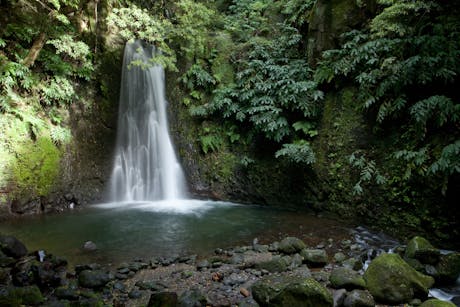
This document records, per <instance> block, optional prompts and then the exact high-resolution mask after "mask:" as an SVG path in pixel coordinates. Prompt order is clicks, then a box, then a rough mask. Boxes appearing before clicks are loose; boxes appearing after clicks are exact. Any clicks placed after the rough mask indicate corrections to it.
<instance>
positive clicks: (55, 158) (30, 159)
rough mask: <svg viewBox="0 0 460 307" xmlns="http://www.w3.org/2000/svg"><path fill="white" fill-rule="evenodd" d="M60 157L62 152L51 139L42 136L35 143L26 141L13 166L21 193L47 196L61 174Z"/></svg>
mask: <svg viewBox="0 0 460 307" xmlns="http://www.w3.org/2000/svg"><path fill="white" fill-rule="evenodd" d="M60 157H61V151H60V150H59V149H58V148H57V147H56V146H55V145H54V144H53V142H52V141H51V139H50V138H49V137H46V136H40V137H39V138H38V139H37V140H36V141H35V142H34V141H32V140H26V141H24V142H23V143H22V144H21V145H20V146H19V148H18V151H17V156H16V159H15V161H14V165H13V177H14V181H15V183H16V185H17V187H18V189H19V191H28V192H30V193H32V194H33V195H35V196H45V195H47V194H48V193H49V192H50V189H51V188H52V186H53V183H54V180H55V179H56V177H57V175H58V174H59V161H60Z"/></svg>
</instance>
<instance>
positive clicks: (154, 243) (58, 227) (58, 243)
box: [0, 200, 352, 264]
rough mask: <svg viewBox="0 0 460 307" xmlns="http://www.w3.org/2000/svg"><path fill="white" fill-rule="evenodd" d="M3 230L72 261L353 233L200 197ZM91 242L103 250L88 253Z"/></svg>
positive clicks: (32, 221)
mask: <svg viewBox="0 0 460 307" xmlns="http://www.w3.org/2000/svg"><path fill="white" fill-rule="evenodd" d="M0 232H1V233H3V234H8V235H13V236H15V237H17V238H18V239H20V240H21V241H23V242H24V243H25V244H26V246H27V247H28V248H29V249H30V250H45V251H47V252H49V253H53V254H55V255H58V256H61V257H64V258H66V259H67V260H68V261H69V262H70V263H71V264H78V263H89V262H100V263H107V264H108V263H113V264H118V263H120V262H123V261H128V260H132V259H135V258H142V259H149V258H150V257H171V256H181V255H185V254H197V255H198V256H205V255H208V254H210V253H212V252H213V251H214V250H215V249H216V248H229V247H233V246H237V245H251V244H252V242H253V240H254V239H255V238H258V240H259V242H261V243H268V242H273V241H276V240H280V239H282V238H283V237H285V236H287V235H291V236H297V237H299V238H301V239H303V240H304V241H305V243H307V245H310V246H316V245H317V244H319V243H325V242H327V240H328V239H333V240H334V241H336V242H337V241H338V240H343V239H350V237H351V236H352V228H351V227H349V226H347V225H345V224H342V223H339V222H337V221H334V220H332V219H327V218H319V217H316V216H314V215H312V214H309V213H306V212H298V211H288V210H282V209H276V208H269V207H265V206H252V205H239V204H233V203H228V202H215V201H200V200H174V201H157V202H125V203H106V204H99V205H93V206H89V207H86V208H82V209H78V210H74V211H70V212H65V213H61V214H52V215H42V216H28V217H20V218H16V219H13V220H10V221H5V222H2V224H1V225H0ZM86 241H92V242H94V243H95V244H96V245H97V250H96V251H85V250H83V248H82V247H83V244H84V243H85V242H86Z"/></svg>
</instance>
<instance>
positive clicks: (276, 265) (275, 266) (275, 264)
mask: <svg viewBox="0 0 460 307" xmlns="http://www.w3.org/2000/svg"><path fill="white" fill-rule="evenodd" d="M288 265H289V263H288V262H287V261H286V259H285V258H283V257H281V256H274V257H273V258H272V259H270V260H267V261H262V262H259V263H256V265H255V268H256V269H258V270H267V271H269V272H272V273H274V272H284V271H286V270H287V268H288Z"/></svg>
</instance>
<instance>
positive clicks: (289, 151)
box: [275, 140, 316, 165]
mask: <svg viewBox="0 0 460 307" xmlns="http://www.w3.org/2000/svg"><path fill="white" fill-rule="evenodd" d="M275 157H276V158H279V157H286V158H287V159H289V160H290V161H292V162H294V163H302V164H307V165H309V164H313V163H315V162H316V158H315V153H314V152H313V150H312V148H311V146H310V143H309V142H307V141H304V140H302V141H298V142H296V143H291V144H283V148H282V149H280V150H278V151H277V152H276V153H275Z"/></svg>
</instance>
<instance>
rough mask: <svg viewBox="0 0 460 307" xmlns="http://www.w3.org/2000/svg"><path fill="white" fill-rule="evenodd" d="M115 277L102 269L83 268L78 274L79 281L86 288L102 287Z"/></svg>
mask: <svg viewBox="0 0 460 307" xmlns="http://www.w3.org/2000/svg"><path fill="white" fill-rule="evenodd" d="M112 279H114V277H113V276H112V275H111V274H109V273H106V272H104V271H100V270H83V271H81V272H80V274H79V275H78V283H79V284H80V286H82V287H85V288H91V289H96V288H102V287H104V286H105V285H106V284H107V283H108V282H109V281H111V280H112Z"/></svg>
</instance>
